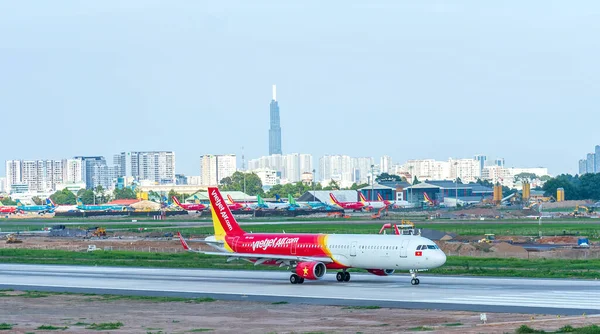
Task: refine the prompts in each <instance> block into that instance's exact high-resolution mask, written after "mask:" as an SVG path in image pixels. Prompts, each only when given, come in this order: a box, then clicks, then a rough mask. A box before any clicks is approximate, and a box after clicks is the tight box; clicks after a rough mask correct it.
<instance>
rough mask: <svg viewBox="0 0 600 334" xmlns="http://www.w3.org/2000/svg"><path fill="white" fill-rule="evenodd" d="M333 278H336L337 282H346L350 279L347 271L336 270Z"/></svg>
mask: <svg viewBox="0 0 600 334" xmlns="http://www.w3.org/2000/svg"><path fill="white" fill-rule="evenodd" d="M335 279H337V281H338V282H348V281H350V273H349V272H347V271H338V273H337V274H336V275H335Z"/></svg>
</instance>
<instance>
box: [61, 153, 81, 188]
mask: <svg viewBox="0 0 600 334" xmlns="http://www.w3.org/2000/svg"><path fill="white" fill-rule="evenodd" d="M85 172H86V171H85V168H84V162H83V160H82V159H77V158H73V159H67V160H66V162H65V166H64V177H63V183H80V182H85Z"/></svg>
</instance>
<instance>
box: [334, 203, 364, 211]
mask: <svg viewBox="0 0 600 334" xmlns="http://www.w3.org/2000/svg"><path fill="white" fill-rule="evenodd" d="M335 204H337V205H339V206H340V207H341V208H342V209H344V210H362V209H363V208H364V207H365V205H364V204H363V203H361V202H338V203H335Z"/></svg>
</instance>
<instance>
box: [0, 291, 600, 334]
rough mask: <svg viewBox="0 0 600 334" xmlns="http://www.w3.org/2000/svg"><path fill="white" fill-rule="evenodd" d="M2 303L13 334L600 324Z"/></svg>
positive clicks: (208, 305) (389, 313)
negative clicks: (97, 327) (108, 326)
mask: <svg viewBox="0 0 600 334" xmlns="http://www.w3.org/2000/svg"><path fill="white" fill-rule="evenodd" d="M6 294H10V295H11V296H3V298H0V323H7V324H12V325H13V328H12V329H11V330H10V333H30V332H34V333H42V332H44V331H43V330H37V328H38V327H40V326H43V325H47V326H55V327H67V328H66V329H64V331H60V332H67V333H90V332H103V333H107V332H112V333H186V332H187V333H189V332H214V333H292V332H293V333H307V332H326V333H357V332H362V333H398V332H411V331H416V330H419V331H420V330H426V331H429V332H435V333H464V334H469V333H507V332H512V333H514V331H515V329H516V328H518V327H519V326H521V325H523V324H525V325H528V326H530V327H532V328H536V329H544V330H556V329H558V328H560V327H562V326H565V325H572V326H576V327H580V326H585V325H591V324H599V323H600V318H598V317H595V316H590V317H588V316H584V315H582V316H577V317H561V318H558V317H556V316H549V315H528V314H512V313H487V319H488V323H487V324H482V322H481V321H480V314H479V313H475V312H462V311H439V310H403V309H387V308H381V309H353V308H345V307H338V306H316V305H302V304H270V303H254V302H226V301H214V302H203V303H185V302H168V303H167V302H160V303H159V302H152V301H135V300H126V299H117V300H111V298H104V297H102V296H96V295H93V296H86V295H70V294H67V295H61V294H59V295H49V296H42V297H39V298H31V297H29V298H27V297H24V296H18V295H20V294H22V292H19V291H14V292H10V293H6ZM116 322H121V323H122V324H123V326H122V327H120V328H119V329H117V330H113V331H107V330H104V331H94V330H91V329H88V328H87V327H88V326H89V325H90V324H92V323H96V324H102V323H116Z"/></svg>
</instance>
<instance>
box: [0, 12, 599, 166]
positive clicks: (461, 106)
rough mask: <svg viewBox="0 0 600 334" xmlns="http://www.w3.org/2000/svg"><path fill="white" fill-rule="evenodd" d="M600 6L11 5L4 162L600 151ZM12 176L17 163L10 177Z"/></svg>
mask: <svg viewBox="0 0 600 334" xmlns="http://www.w3.org/2000/svg"><path fill="white" fill-rule="evenodd" d="M599 31H600V2H598V1H577V2H572V1H548V0H543V1H541V0H540V1H449V0H444V1H396V0H394V1H355V2H352V1H281V0H275V1H245V0H241V1H211V2H209V1H196V0H189V1H150V0H140V1H133V0H131V1H121V0H113V1H109V0H104V1H67V0H62V1H0V115H1V118H0V124H1V125H2V126H1V128H0V129H1V133H2V135H3V136H2V138H3V142H4V145H3V148H2V150H0V161H4V160H7V159H43V158H47V159H56V158H67V157H71V156H74V155H105V156H107V158H108V159H109V160H112V155H113V154H114V153H117V152H120V151H126V150H133V151H136V150H173V151H175V152H176V155H177V171H178V172H180V173H185V174H188V175H197V174H199V171H198V170H199V165H200V163H199V157H200V155H202V154H227V153H236V154H238V155H241V152H242V151H241V147H242V146H244V150H245V155H246V157H247V158H256V157H259V156H261V155H267V154H268V127H269V102H270V99H271V85H272V84H277V88H278V90H277V97H278V100H279V105H280V108H281V127H282V134H283V135H282V147H283V153H284V154H285V153H294V152H296V153H311V154H313V155H314V159H315V163H318V157H319V156H321V155H323V154H347V155H350V156H373V157H375V158H376V159H377V160H376V161H378V159H379V157H380V156H381V155H390V156H392V157H393V159H394V161H395V162H404V161H406V160H408V159H422V158H434V159H439V160H446V159H447V158H448V157H461V158H462V157H464V158H469V157H472V156H473V155H475V154H486V155H487V156H488V159H494V158H496V157H504V158H505V159H506V164H507V166H514V167H536V166H545V167H548V168H549V169H550V172H551V173H552V174H557V173H562V172H570V173H576V172H577V161H578V159H580V158H584V157H585V154H586V153H587V152H591V151H592V150H593V148H594V145H596V144H600V135H599V133H600V122H599V120H600V116H599V114H598V112H599V108H598V106H599V103H598V102H599V101H598V100H599V96H600V95H599V94H600V39H599V38H598V32H599ZM0 172H1V173H2V175H3V174H4V163H2V166H1V167H0Z"/></svg>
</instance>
